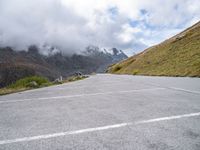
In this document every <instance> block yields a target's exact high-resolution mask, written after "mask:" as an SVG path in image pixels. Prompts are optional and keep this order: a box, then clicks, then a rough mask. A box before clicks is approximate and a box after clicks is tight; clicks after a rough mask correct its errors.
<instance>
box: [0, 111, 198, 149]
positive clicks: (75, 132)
mask: <svg viewBox="0 0 200 150" xmlns="http://www.w3.org/2000/svg"><path fill="white" fill-rule="evenodd" d="M195 116H200V112H197V113H191V114H184V115H178V116H170V117H162V118H156V119H150V120H143V121H137V122H129V123H120V124H114V125H108V126H102V127H96V128H88V129H81V130H75V131H67V132H59V133H53V134H45V135H38V136H32V137H24V138H17V139H11V140H2V141H0V145H5V144H12V143H20V142H28V141H35V140H42V139H50V138H56V137H62V136H67V135H75V134H82V133H89V132H96V131H103V130H109V129H115V128H121V127H126V126H130V125H139V124H146V123H152V122H159V121H165V120H174V119H181V118H188V117H195Z"/></svg>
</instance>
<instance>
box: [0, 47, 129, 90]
mask: <svg viewBox="0 0 200 150" xmlns="http://www.w3.org/2000/svg"><path fill="white" fill-rule="evenodd" d="M111 51H112V53H109V52H104V51H100V50H99V48H98V47H95V46H88V47H87V48H86V50H84V51H83V52H82V53H81V54H74V55H72V56H65V55H63V54H62V53H61V52H59V51H56V52H53V53H51V54H49V55H42V54H40V53H39V50H38V48H37V47H36V46H30V47H29V49H28V51H14V50H13V49H12V48H9V47H6V48H0V87H4V86H6V85H9V84H11V83H13V82H15V81H16V80H18V79H20V78H23V77H26V76H32V75H40V76H44V77H47V78H49V79H50V80H54V79H55V78H58V77H59V76H63V77H67V76H70V75H73V74H74V73H75V72H78V71H79V72H82V73H84V74H89V73H92V72H104V71H105V69H106V68H107V67H108V65H110V64H113V63H116V62H118V61H120V60H123V59H126V58H127V56H126V55H125V54H124V53H123V52H122V51H119V50H117V49H115V48H114V49H112V50H111Z"/></svg>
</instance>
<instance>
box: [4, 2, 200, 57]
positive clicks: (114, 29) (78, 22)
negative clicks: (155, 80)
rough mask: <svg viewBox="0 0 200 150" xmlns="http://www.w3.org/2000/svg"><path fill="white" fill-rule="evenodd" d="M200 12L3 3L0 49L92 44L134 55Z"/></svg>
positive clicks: (156, 5) (192, 5)
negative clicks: (133, 52) (6, 47)
mask: <svg viewBox="0 0 200 150" xmlns="http://www.w3.org/2000/svg"><path fill="white" fill-rule="evenodd" d="M199 10H200V1H199V0H166V1H163V0H153V1H147V0H134V1H133V0H123V1H116V0H96V1H94V0H84V1H83V0H1V1H0V14H1V15H0V45H1V46H12V47H15V48H16V49H19V50H21V49H26V48H27V47H28V46H29V45H32V44H36V45H39V46H41V45H44V44H46V45H53V46H56V47H58V48H60V49H62V51H63V52H64V53H66V54H72V53H76V52H79V51H81V50H83V49H84V48H85V47H86V46H88V45H90V44H92V45H97V46H99V47H104V48H111V47H117V48H120V49H124V50H126V51H127V53H129V54H131V53H132V51H133V50H134V51H135V52H139V51H141V50H143V49H144V48H146V47H148V46H151V45H153V44H157V43H159V42H161V41H162V40H164V39H166V38H169V37H170V36H172V35H174V34H176V33H178V32H180V31H181V30H183V29H185V28H186V27H189V26H190V25H192V24H194V23H195V22H197V21H199V20H200V11H199Z"/></svg>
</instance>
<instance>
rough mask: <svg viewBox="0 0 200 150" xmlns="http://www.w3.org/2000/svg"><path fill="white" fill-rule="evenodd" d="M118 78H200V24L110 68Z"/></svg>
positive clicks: (110, 71)
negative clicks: (132, 75) (144, 76)
mask: <svg viewBox="0 0 200 150" xmlns="http://www.w3.org/2000/svg"><path fill="white" fill-rule="evenodd" d="M107 72H109V73H116V74H140V75H159V76H160V75H163V76H192V77H200V22H198V23H196V24H195V25H193V26H192V27H190V28H188V29H186V30H185V31H183V32H181V33H179V34H177V35H176V36H174V37H172V38H170V39H168V40H166V41H164V42H162V43H160V44H158V45H155V46H153V47H150V48H148V49H146V50H144V51H143V52H141V53H139V54H137V55H134V56H132V57H130V58H128V59H127V60H124V61H122V62H119V63H117V64H115V65H112V66H110V67H109V68H108V70H107Z"/></svg>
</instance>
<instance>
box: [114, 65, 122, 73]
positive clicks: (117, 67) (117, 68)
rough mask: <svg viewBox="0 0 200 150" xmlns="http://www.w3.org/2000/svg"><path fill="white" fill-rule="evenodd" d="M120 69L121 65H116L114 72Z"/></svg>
mask: <svg viewBox="0 0 200 150" xmlns="http://www.w3.org/2000/svg"><path fill="white" fill-rule="evenodd" d="M120 69H122V67H121V66H116V67H115V68H114V72H116V71H119V70H120Z"/></svg>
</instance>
